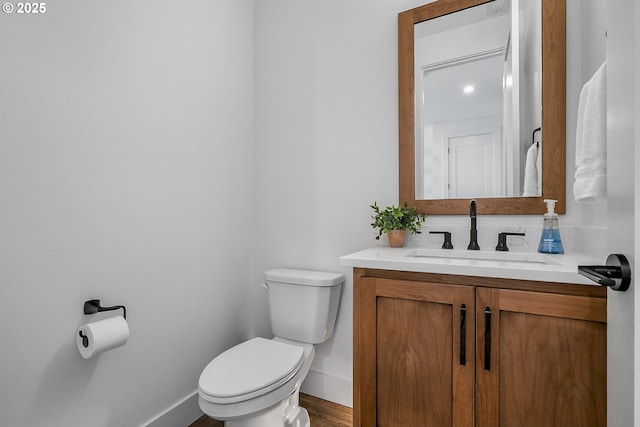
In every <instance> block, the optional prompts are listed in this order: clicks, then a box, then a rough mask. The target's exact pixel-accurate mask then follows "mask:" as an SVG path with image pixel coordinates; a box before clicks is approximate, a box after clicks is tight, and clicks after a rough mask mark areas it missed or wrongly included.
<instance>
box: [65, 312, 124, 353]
mask: <svg viewBox="0 0 640 427" xmlns="http://www.w3.org/2000/svg"><path fill="white" fill-rule="evenodd" d="M127 339H129V325H128V324H127V321H126V320H125V319H124V318H123V317H122V316H116V317H110V318H109V319H105V320H99V321H97V322H91V323H87V324H85V325H82V326H81V327H80V328H78V332H77V333H76V344H77V346H78V351H80V354H81V355H82V357H84V358H85V359H88V358H90V357H92V356H95V355H96V354H100V353H103V352H105V351H108V350H111V349H113V348H116V347H120V346H122V345H124V344H125V343H126V342H127Z"/></svg>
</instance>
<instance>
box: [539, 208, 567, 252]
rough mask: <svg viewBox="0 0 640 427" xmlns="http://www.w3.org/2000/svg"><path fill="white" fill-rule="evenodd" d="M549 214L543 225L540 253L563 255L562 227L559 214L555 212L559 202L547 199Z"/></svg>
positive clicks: (546, 215) (545, 215)
mask: <svg viewBox="0 0 640 427" xmlns="http://www.w3.org/2000/svg"><path fill="white" fill-rule="evenodd" d="M544 202H545V203H546V204H547V212H546V213H545V214H544V219H543V223H542V235H541V236H540V244H539V245H538V252H541V253H545V254H563V253H564V248H563V247H562V239H561V238H560V225H559V223H558V214H557V213H555V212H554V210H555V207H556V202H557V200H551V199H545V201H544Z"/></svg>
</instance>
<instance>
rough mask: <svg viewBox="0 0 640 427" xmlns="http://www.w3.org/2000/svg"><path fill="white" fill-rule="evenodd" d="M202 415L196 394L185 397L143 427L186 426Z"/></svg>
mask: <svg viewBox="0 0 640 427" xmlns="http://www.w3.org/2000/svg"><path fill="white" fill-rule="evenodd" d="M202 415H203V413H202V410H201V409H200V406H199V405H198V392H197V391H194V392H193V393H191V394H189V395H188V396H186V397H185V398H184V399H182V400H180V401H178V402H177V403H176V404H174V405H173V406H171V407H170V408H168V409H166V410H165V411H163V412H162V413H160V414H159V415H158V416H156V417H155V418H153V419H151V420H149V421H148V422H146V423H144V424H143V425H142V426H143V427H176V426H185V427H186V426H188V425H190V424H191V423H193V422H194V421H195V420H197V419H198V418H200V417H201V416H202Z"/></svg>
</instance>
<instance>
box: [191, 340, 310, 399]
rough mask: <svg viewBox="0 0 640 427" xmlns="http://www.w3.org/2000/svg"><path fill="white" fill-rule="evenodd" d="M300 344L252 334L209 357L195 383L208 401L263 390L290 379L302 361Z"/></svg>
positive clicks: (233, 397) (302, 354)
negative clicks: (233, 345)
mask: <svg viewBox="0 0 640 427" xmlns="http://www.w3.org/2000/svg"><path fill="white" fill-rule="evenodd" d="M303 356H304V348H302V347H300V346H297V345H293V344H286V343H283V342H279V341H273V340H267V339H264V338H253V339H251V340H249V341H245V342H243V343H241V344H238V345H237V346H235V347H232V348H230V349H229V350H227V351H225V352H224V353H222V354H220V355H219V356H218V357H216V358H215V359H213V360H212V361H211V362H210V363H209V364H208V365H207V367H206V368H205V369H204V371H203V372H202V374H201V375H200V381H199V382H198V387H199V389H200V392H201V393H204V394H205V395H206V396H207V400H210V401H212V402H221V403H233V402H239V401H242V400H247V399H250V398H252V397H256V396H259V395H262V394H265V393H267V392H269V391H271V390H273V389H275V388H278V387H280V386H281V385H282V384H284V383H285V382H287V381H288V380H290V379H291V378H292V377H293V376H294V375H295V374H296V373H297V372H298V370H299V369H300V366H302V363H303V362H304V357H303Z"/></svg>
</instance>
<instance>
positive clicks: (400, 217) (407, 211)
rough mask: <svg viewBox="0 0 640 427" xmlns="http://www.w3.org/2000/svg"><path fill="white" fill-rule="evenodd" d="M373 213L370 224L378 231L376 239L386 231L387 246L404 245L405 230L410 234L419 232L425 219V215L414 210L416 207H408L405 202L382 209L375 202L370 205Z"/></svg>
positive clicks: (397, 246)
mask: <svg viewBox="0 0 640 427" xmlns="http://www.w3.org/2000/svg"><path fill="white" fill-rule="evenodd" d="M370 207H371V208H372V209H373V211H374V214H373V215H371V218H372V219H373V222H372V223H371V226H372V227H373V228H374V229H376V230H377V231H378V235H377V236H376V240H380V236H382V234H383V233H387V234H388V236H389V246H392V247H396V248H399V247H402V246H404V243H405V240H406V236H407V231H410V232H411V234H420V233H421V231H420V228H421V227H422V223H423V222H424V220H425V219H426V217H427V216H426V215H424V214H419V213H417V212H416V207H415V206H414V207H411V208H410V207H409V206H408V205H407V203H406V202H405V204H404V205H403V206H397V207H396V206H394V205H391V206H387V207H386V208H384V209H380V207H378V205H377V204H376V202H374V203H373V204H372V205H371V206H370Z"/></svg>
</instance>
